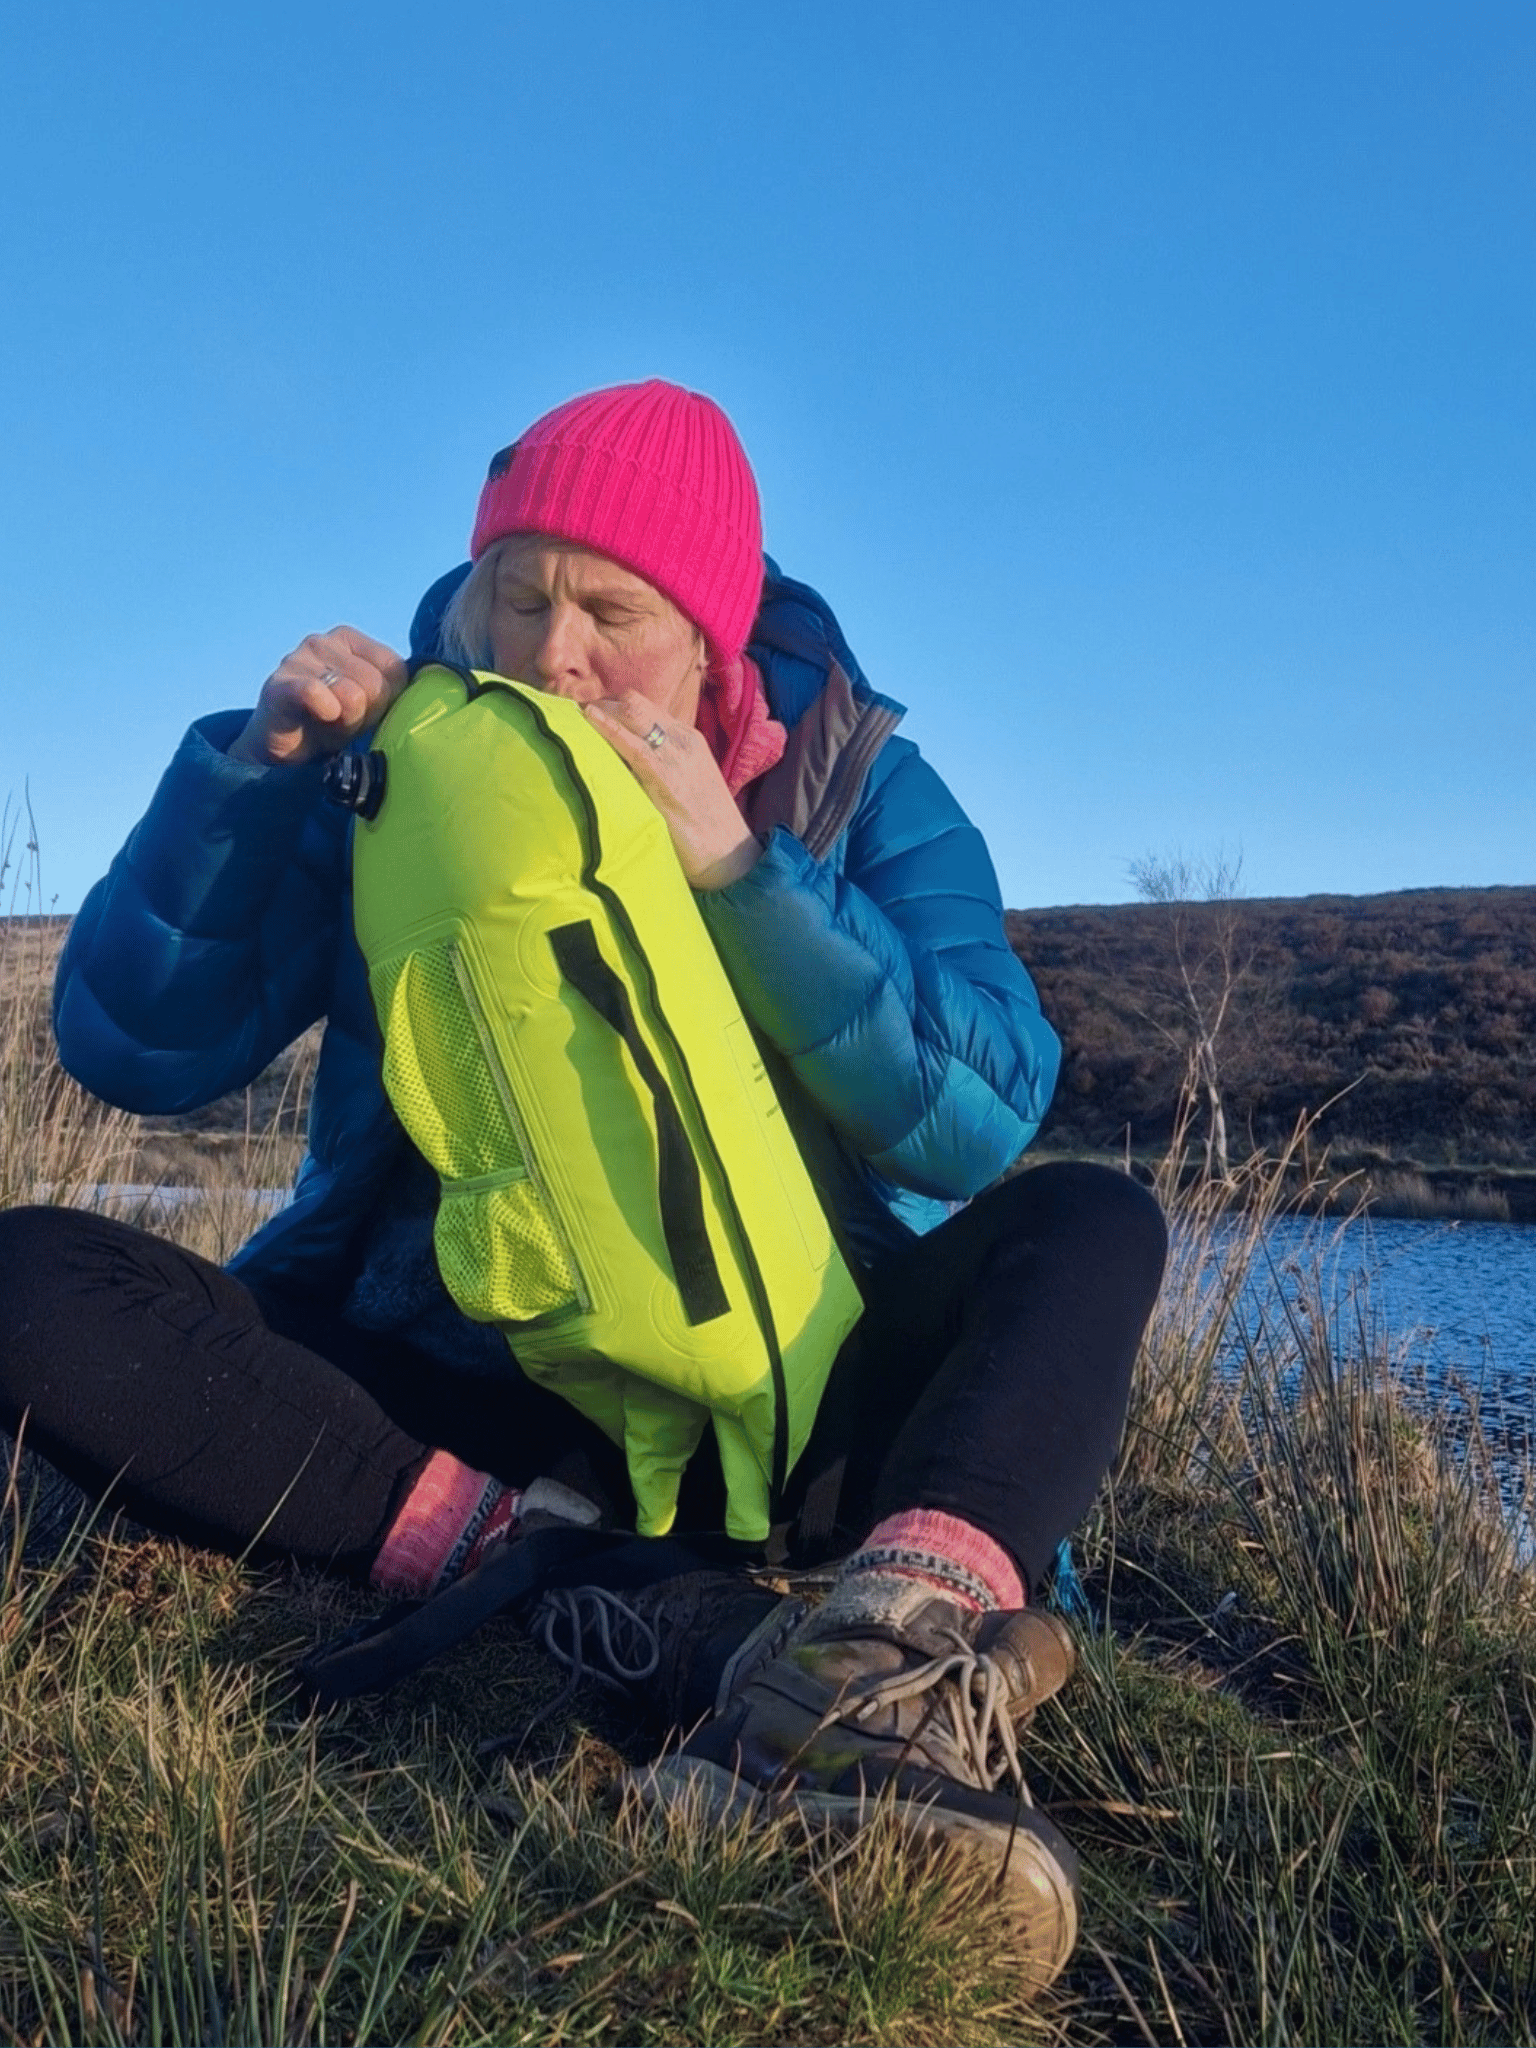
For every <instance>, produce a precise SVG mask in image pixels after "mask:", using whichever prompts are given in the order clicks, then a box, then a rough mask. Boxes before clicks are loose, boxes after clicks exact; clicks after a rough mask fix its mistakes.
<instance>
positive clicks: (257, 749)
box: [229, 626, 406, 767]
mask: <svg viewBox="0 0 1536 2048" xmlns="http://www.w3.org/2000/svg"><path fill="white" fill-rule="evenodd" d="M405 684H406V665H405V659H404V657H403V656H402V655H399V654H396V653H395V651H394V649H393V648H392V647H386V646H384V644H383V643H382V641H379V640H370V639H369V637H368V635H367V634H366V633H360V632H358V630H357V628H356V627H355V626H333V627H332V628H331V630H330V632H329V633H311V634H310V636H309V638H308V639H307V640H303V641H301V642H300V643H299V645H298V646H297V647H296V648H295V649H294V650H293V652H292V654H287V655H284V657H283V659H282V660H281V661H280V662H279V663H278V665H277V667H276V668H275V669H273V671H272V673H271V675H269V676H268V677H267V680H266V681H265V682H264V683H263V684H262V686H261V695H260V697H258V698H257V700H256V709H255V710H254V711H253V712H252V713H251V716H250V719H249V721H248V722H247V724H246V727H245V730H244V731H243V732H242V733H241V734H240V736H239V738H238V739H237V740H236V741H235V742H234V744H233V745H232V746H231V748H230V750H229V752H230V758H231V759H232V760H235V761H250V762H254V763H256V764H257V765H259V766H261V767H276V766H279V765H287V766H293V765H295V764H296V763H298V762H300V761H312V760H314V759H315V757H316V756H317V755H319V754H338V753H340V751H341V749H342V748H343V747H344V746H345V745H346V744H347V742H348V740H352V739H355V738H356V737H357V735H358V734H359V733H360V732H372V730H373V728H374V727H375V726H376V725H377V724H378V722H379V720H380V719H381V718H382V717H383V716H384V714H385V712H386V711H387V710H388V709H389V707H390V705H391V704H393V703H394V701H395V699H396V698H397V697H398V696H399V694H400V692H401V691H402V690H403V689H404V688H405Z"/></svg>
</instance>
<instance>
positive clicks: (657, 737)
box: [645, 725, 667, 749]
mask: <svg viewBox="0 0 1536 2048" xmlns="http://www.w3.org/2000/svg"><path fill="white" fill-rule="evenodd" d="M645 744H646V745H647V746H648V747H656V748H658V749H659V748H661V747H664V746H665V745H666V744H667V736H666V734H665V733H664V732H663V731H662V729H661V727H660V726H659V725H653V726H652V727H651V729H650V731H649V732H648V733H647V734H646V736H645Z"/></svg>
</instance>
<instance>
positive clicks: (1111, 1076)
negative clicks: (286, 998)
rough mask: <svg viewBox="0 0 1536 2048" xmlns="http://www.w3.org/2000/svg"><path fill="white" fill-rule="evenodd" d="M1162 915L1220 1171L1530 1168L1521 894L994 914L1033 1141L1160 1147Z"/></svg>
mask: <svg viewBox="0 0 1536 2048" xmlns="http://www.w3.org/2000/svg"><path fill="white" fill-rule="evenodd" d="M1176 916H1177V917H1178V918H1180V919H1182V920H1183V929H1182V940H1183V945H1184V956H1185V959H1186V961H1187V962H1189V963H1190V965H1191V968H1192V971H1193V973H1194V975H1195V979H1196V983H1197V986H1201V987H1202V989H1203V992H1204V993H1205V994H1206V995H1207V996H1208V995H1209V993H1210V988H1211V984H1210V982H1209V979H1207V981H1206V982H1205V983H1202V982H1201V976H1202V974H1208V963H1207V959H1206V956H1207V954H1208V952H1209V949H1210V947H1211V945H1212V944H1213V942H1214V941H1215V940H1216V939H1218V938H1220V937H1221V936H1222V935H1223V934H1222V921H1223V919H1228V920H1230V924H1229V928H1228V930H1227V933H1226V936H1227V937H1228V938H1229V941H1230V953H1231V958H1232V960H1233V963H1234V969H1235V972H1234V985H1233V996H1232V1002H1231V1005H1230V1009H1229V1014H1228V1017H1227V1021H1226V1024H1225V1026H1224V1028H1223V1030H1222V1032H1221V1034H1220V1035H1219V1037H1218V1041H1217V1052H1218V1060H1219V1068H1220V1073H1221V1078H1222V1088H1223V1093H1224V1096H1225V1101H1226V1111H1227V1121H1228V1127H1229V1131H1230V1137H1231V1145H1232V1151H1233V1154H1234V1156H1241V1155H1242V1154H1244V1153H1246V1152H1247V1151H1249V1150H1250V1149H1251V1148H1252V1147H1253V1146H1255V1145H1268V1144H1273V1143H1275V1142H1277V1141H1278V1140H1280V1139H1282V1138H1283V1137H1284V1136H1286V1135H1287V1134H1288V1133H1289V1132H1290V1131H1291V1129H1292V1128H1293V1127H1294V1125H1295V1123H1296V1120H1297V1117H1298V1116H1299V1115H1301V1114H1302V1113H1304V1112H1310V1113H1314V1114H1315V1113H1318V1112H1321V1119H1320V1126H1319V1131H1320V1136H1321V1137H1322V1138H1323V1139H1324V1140H1326V1141H1328V1142H1330V1143H1331V1144H1332V1146H1333V1148H1334V1152H1335V1156H1336V1157H1337V1156H1340V1155H1342V1156H1344V1157H1346V1158H1347V1157H1348V1156H1349V1155H1350V1154H1351V1153H1354V1154H1358V1155H1362V1156H1364V1155H1369V1154H1375V1155H1377V1156H1378V1157H1381V1158H1385V1159H1388V1160H1393V1161H1404V1162H1412V1163H1415V1164H1418V1165H1423V1166H1429V1167H1448V1166H1453V1165H1458V1164H1459V1165H1461V1166H1462V1167H1468V1166H1495V1167H1501V1168H1504V1169H1514V1170H1517V1171H1518V1170H1519V1169H1525V1170H1527V1171H1530V1172H1536V886H1528V887H1520V888H1502V889H1421V890H1410V891H1404V892H1401V893H1398V894H1394V895H1385V896H1308V897H1300V898H1272V899H1253V900H1238V901H1236V902H1234V903H1230V904H1189V905H1182V906H1177V907H1174V908H1170V907H1168V906H1164V905H1160V904H1143V903H1135V904H1118V905H1110V906H1102V907H1093V906H1079V907H1075V908H1066V909H1054V910H1013V911H1009V913H1008V934H1009V937H1010V939H1011V940H1012V943H1013V945H1014V948H1015V950H1016V951H1017V952H1018V954H1019V955H1020V957H1021V958H1022V959H1023V961H1024V963H1025V965H1026V966H1027V967H1028V968H1029V970H1030V972H1031V973H1032V974H1033V976H1034V978H1035V981H1036V984H1037V986H1038V987H1039V990H1040V996H1041V1002H1042V1004H1043V1007H1044V1009H1045V1013H1046V1015H1047V1016H1048V1017H1049V1018H1050V1019H1051V1021H1052V1023H1053V1024H1054V1025H1055V1026H1056V1028H1057V1030H1058V1031H1059V1032H1060V1033H1061V1036H1062V1039H1063V1042H1064V1045H1065V1058H1064V1061H1063V1066H1062V1076H1061V1082H1060V1085H1059V1087H1058V1089H1057V1094H1056V1100H1055V1103H1054V1104H1053V1106H1052V1109H1051V1112H1050V1115H1049V1117H1048V1118H1047V1121H1046V1124H1045V1128H1044V1130H1043V1132H1042V1144H1043V1145H1044V1146H1045V1148H1047V1149H1051V1150H1061V1151H1067V1150H1072V1151H1076V1150H1099V1151H1105V1150H1113V1151H1118V1150H1120V1149H1121V1148H1122V1147H1123V1146H1124V1145H1125V1143H1126V1140H1127V1134H1128V1133H1129V1138H1130V1142H1131V1145H1132V1146H1133V1148H1134V1149H1135V1150H1136V1151H1137V1152H1138V1153H1141V1154H1151V1153H1156V1152H1160V1151H1161V1150H1162V1149H1163V1148H1164V1147H1165V1146H1166V1144H1167V1142H1168V1139H1169V1137H1170V1135H1171V1132H1172V1128H1173V1120H1174V1114H1175V1107H1176V1104H1177V1101H1178V1095H1179V1087H1180V1082H1181V1080H1182V1077H1183V1074H1184V1066H1185V1049H1186V1046H1187V1030H1186V1027H1185V1020H1184V1017H1183V1015H1182V1005H1181V1003H1180V1001H1179V999H1178V993H1177V986H1176V980H1177V959H1176V953H1175V931H1174V919H1175V917H1176ZM21 922H22V921H20V920H13V921H11V936H12V937H13V938H15V937H16V936H17V935H18V932H17V927H18V926H19V925H20V924H21ZM25 923H26V936H27V939H28V943H27V944H26V945H25V946H21V945H12V946H10V947H8V948H0V958H6V957H7V956H8V957H9V960H10V962H11V967H12V971H13V972H14V971H16V969H17V966H18V964H19V963H22V962H25V963H26V966H27V973H28V976H29V978H30V979H34V980H35V982H36V985H37V996H38V1004H37V1011H36V1027H35V1028H36V1031H37V1035H38V1038H39V1042H40V1046H41V1044H42V1043H43V1042H45V1041H46V1036H47V1023H46V985H47V982H48V980H49V978H50V976H51V967H52V961H53V959H54V958H55V957H56V954H57V950H58V947H59V946H60V945H61V944H62V942H63V937H64V933H65V931H66V930H67V928H68V920H67V919H66V918H49V919H33V920H26V921H25ZM1217 978H1218V979H1219V975H1218V977H1217ZM312 1052H313V1047H312V1045H310V1046H308V1047H305V1048H302V1049H301V1051H300V1055H299V1059H298V1066H299V1068H300V1073H299V1074H296V1073H295V1071H294V1069H295V1058H294V1056H293V1055H291V1054H290V1055H289V1056H287V1057H285V1058H284V1059H283V1060H281V1061H279V1062H278V1063H277V1064H276V1065H275V1066H274V1067H272V1068H270V1069H269V1070H268V1071H267V1073H266V1074H264V1075H262V1076H261V1077H260V1078H259V1079H258V1080H257V1081H256V1082H255V1083H254V1084H253V1086H252V1088H251V1089H250V1090H249V1091H246V1090H241V1091H240V1092H238V1093H237V1094H234V1095H229V1096H225V1097H223V1098H222V1099H221V1100H220V1101H218V1102H215V1103H212V1104H210V1105H209V1106H208V1107H207V1108H206V1109H203V1110H199V1111H196V1112H194V1113H192V1114H191V1115H188V1116H185V1117H166V1118H159V1117H156V1118H146V1119H144V1121H143V1140H142V1150H141V1158H140V1161H139V1163H138V1165H137V1167H136V1169H135V1172H136V1176H138V1177H142V1178H145V1179H178V1178H183V1177H185V1178H192V1179H197V1178H200V1177H201V1176H200V1174H199V1173H198V1172H196V1171H194V1170H192V1168H193V1165H194V1162H195V1161H197V1160H202V1161H203V1163H204V1166H205V1167H206V1166H207V1165H210V1164H211V1163H212V1155H215V1154H217V1153H218V1152H219V1151H220V1150H221V1148H224V1147H229V1146H236V1145H238V1144H239V1143H240V1142H241V1140H242V1139H243V1136H244V1133H245V1132H246V1131H247V1129H255V1130H260V1129H262V1128H264V1127H265V1126H266V1124H267V1123H268V1121H269V1119H270V1117H271V1115H272V1113H273V1111H274V1110H275V1108H276V1106H277V1104H278V1102H279V1100H280V1099H282V1098H284V1096H285V1094H286V1098H287V1101H288V1103H289V1105H290V1107H291V1106H292V1103H293V1100H294V1094H295V1091H296V1087H297V1083H298V1081H299V1079H300V1078H301V1074H302V1069H303V1067H304V1065H305V1055H306V1054H308V1055H311V1056H312ZM1325 1105H1331V1106H1327V1107H1325Z"/></svg>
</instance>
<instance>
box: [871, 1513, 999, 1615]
mask: <svg viewBox="0 0 1536 2048" xmlns="http://www.w3.org/2000/svg"><path fill="white" fill-rule="evenodd" d="M854 1572H883V1573H889V1574H891V1575H893V1576H895V1577H897V1578H906V1579H917V1580H920V1581H923V1582H925V1583H927V1584H929V1585H931V1586H933V1587H934V1588H935V1590H936V1591H939V1592H942V1593H945V1594H947V1595H948V1596H949V1598H950V1599H952V1600H956V1601H958V1602H959V1603H960V1604H961V1605H962V1606H965V1607H968V1608H970V1609H971V1610H972V1611H973V1612H975V1613H978V1614H979V1613H981V1612H982V1611H983V1610H984V1609H986V1608H991V1607H1001V1608H1016V1607H1022V1606H1024V1604H1025V1595H1024V1582H1023V1580H1022V1579H1021V1578H1020V1577H1019V1572H1018V1567H1017V1566H1016V1565H1015V1563H1014V1561H1013V1559H1012V1558H1011V1557H1010V1556H1009V1555H1008V1553H1007V1551H1006V1550H1004V1549H1003V1547H1002V1545H1001V1544H1000V1543H996V1542H994V1541H993V1539H992V1538H991V1537H990V1536H988V1535H987V1534H986V1533H985V1531H983V1530H981V1529H978V1528H976V1526H975V1525H974V1524H973V1523H971V1522H962V1521H961V1519H960V1517H959V1516H958V1515H946V1514H943V1513H941V1512H940V1510H939V1509H938V1508H904V1509H903V1510H902V1512H901V1513H900V1514H897V1515H887V1516H886V1518H885V1520H884V1521H883V1522H877V1523H876V1524H875V1526H874V1528H873V1529H871V1530H870V1532H869V1534H868V1536H866V1537H865V1539H864V1541H863V1542H862V1543H861V1544H860V1545H859V1548H858V1549H857V1550H856V1551H855V1552H854V1554H853V1555H852V1557H850V1558H849V1559H848V1560H847V1562H846V1563H845V1564H844V1566H843V1570H842V1573H841V1574H840V1576H842V1577H847V1576H848V1575H850V1574H852V1573H854Z"/></svg>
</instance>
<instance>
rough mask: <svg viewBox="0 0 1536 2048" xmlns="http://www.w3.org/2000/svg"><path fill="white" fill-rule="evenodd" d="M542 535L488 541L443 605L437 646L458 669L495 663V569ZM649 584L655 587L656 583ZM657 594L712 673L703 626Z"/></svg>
mask: <svg viewBox="0 0 1536 2048" xmlns="http://www.w3.org/2000/svg"><path fill="white" fill-rule="evenodd" d="M541 538H542V536H541V535H539V534H533V533H506V534H503V535H502V537H501V539H500V540H496V541H492V542H491V545H490V546H489V547H488V548H487V549H486V551H485V553H484V554H483V555H482V556H481V557H480V559H479V561H478V562H476V564H475V565H474V567H473V568H472V569H471V570H470V572H469V574H468V575H467V576H466V577H465V578H464V581H463V582H462V583H461V584H460V585H459V587H458V589H457V590H456V591H455V592H454V593H453V596H452V597H451V598H450V599H449V600H448V603H447V605H446V607H445V608H444V611H443V616H442V622H441V624H440V625H439V627H438V645H439V647H440V649H441V650H442V655H443V659H444V660H445V661H453V662H457V663H458V664H459V666H460V667H461V668H480V669H489V668H494V667H495V666H496V658H495V655H494V654H493V653H492V651H491V612H492V610H493V608H494V606H495V603H496V571H497V568H498V566H499V565H500V562H501V558H502V556H503V554H505V552H506V551H507V549H508V548H514V547H517V546H518V545H519V544H520V543H522V542H526V541H534V542H537V541H538V540H540V539H541ZM564 545H568V546H572V547H574V546H576V545H577V543H576V542H574V541H572V542H568V543H564ZM630 573H631V574H632V575H638V574H639V571H638V570H632V571H631V572H630ZM642 580H644V579H642ZM650 587H651V589H653V590H655V589H656V586H655V584H652V585H651V586H650ZM657 595H658V596H659V597H663V598H666V601H667V603H668V604H670V605H671V606H672V608H673V610H674V611H675V612H676V613H677V615H678V617H679V618H680V619H682V620H684V622H685V623H686V624H688V625H690V626H692V628H693V631H694V636H695V638H696V640H697V642H698V645H699V647H700V648H701V649H702V650H703V654H704V668H705V673H706V675H708V674H709V673H711V672H712V670H713V667H714V663H713V660H712V657H711V654H710V647H709V641H708V638H707V637H706V635H705V632H704V629H703V627H702V626H700V625H699V624H698V623H697V622H696V621H695V620H693V619H690V618H689V617H688V614H687V613H686V612H685V611H683V609H682V607H681V606H680V605H678V604H677V602H676V600H675V599H673V598H670V597H667V594H666V592H665V591H664V590H663V591H657Z"/></svg>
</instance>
